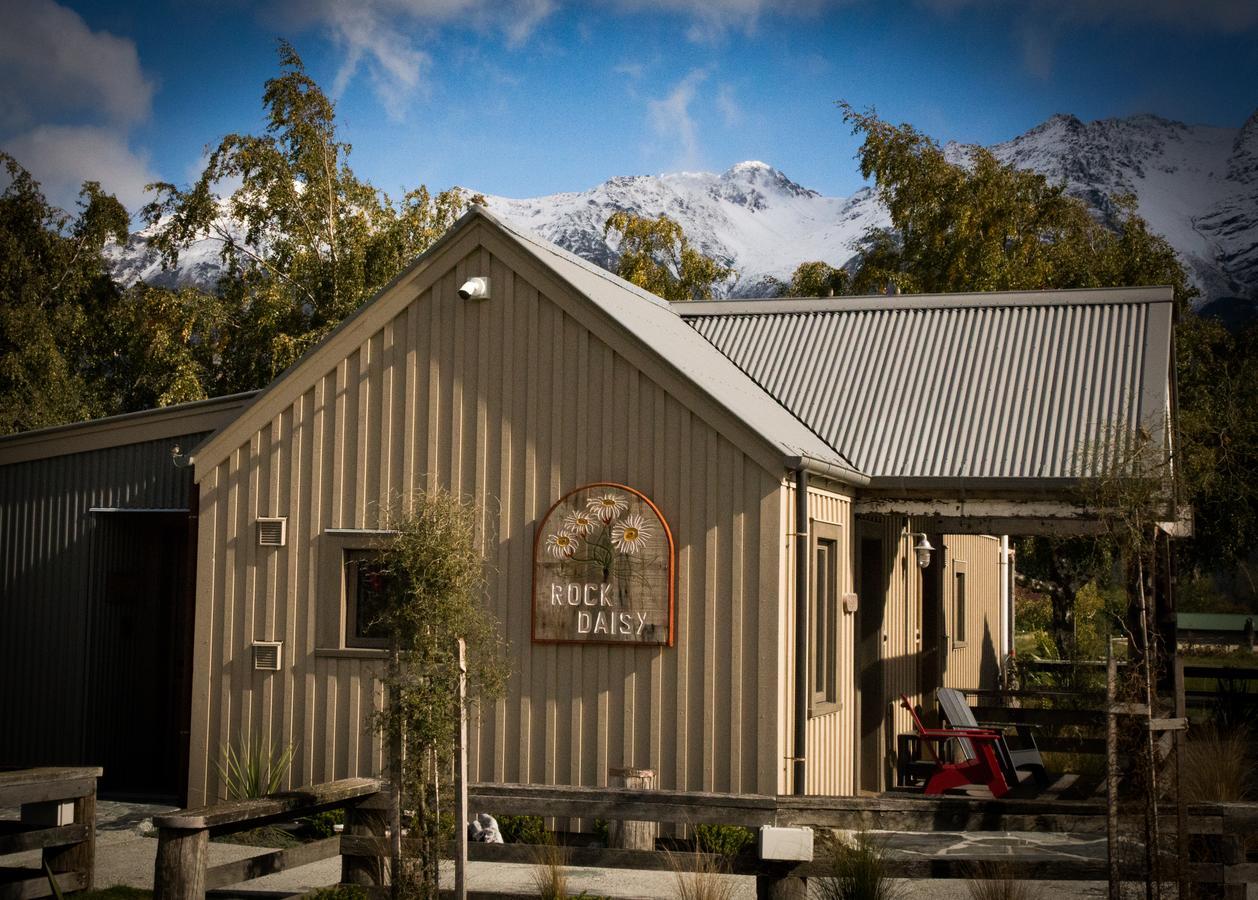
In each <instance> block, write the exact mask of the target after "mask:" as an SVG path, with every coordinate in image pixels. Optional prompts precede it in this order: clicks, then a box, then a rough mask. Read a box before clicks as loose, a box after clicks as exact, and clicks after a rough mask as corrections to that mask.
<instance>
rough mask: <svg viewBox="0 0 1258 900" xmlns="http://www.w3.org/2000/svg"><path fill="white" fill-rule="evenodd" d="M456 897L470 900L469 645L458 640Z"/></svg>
mask: <svg viewBox="0 0 1258 900" xmlns="http://www.w3.org/2000/svg"><path fill="white" fill-rule="evenodd" d="M454 847H455V850H454V896H455V900H467V643H466V642H465V641H464V640H463V638H459V747H458V753H456V754H455V769H454Z"/></svg>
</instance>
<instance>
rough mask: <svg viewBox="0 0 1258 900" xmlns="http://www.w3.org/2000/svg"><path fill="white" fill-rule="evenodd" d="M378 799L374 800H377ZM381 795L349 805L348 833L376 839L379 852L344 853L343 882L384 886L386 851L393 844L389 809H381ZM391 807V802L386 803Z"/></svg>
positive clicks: (342, 861) (346, 818)
mask: <svg viewBox="0 0 1258 900" xmlns="http://www.w3.org/2000/svg"><path fill="white" fill-rule="evenodd" d="M373 801H374V802H373ZM378 807H380V802H379V799H378V797H377V798H368V799H367V800H365V801H363V802H361V803H355V804H353V805H352V806H347V807H346V808H345V832H344V833H345V835H346V836H351V837H360V838H366V839H368V840H373V841H374V842H375V843H376V844H377V845H378V850H379V852H378V853H377V854H376V855H374V856H360V855H358V854H355V853H345V852H342V853H341V883H342V884H356V885H359V886H362V887H383V886H384V885H385V883H386V879H385V877H384V872H385V868H386V867H385V865H384V855H385V852H386V850H387V848H388V847H389V839H388V837H387V834H388V828H387V824H386V819H387V817H388V815H389V812H388V811H387V809H380V808H378ZM385 807H386V808H391V805H390V804H387V803H386V804H385Z"/></svg>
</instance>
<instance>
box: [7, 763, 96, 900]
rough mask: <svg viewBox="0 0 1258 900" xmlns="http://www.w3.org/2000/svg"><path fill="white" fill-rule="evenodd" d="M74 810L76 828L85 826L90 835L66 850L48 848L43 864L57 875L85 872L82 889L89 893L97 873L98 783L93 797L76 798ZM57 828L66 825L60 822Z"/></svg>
mask: <svg viewBox="0 0 1258 900" xmlns="http://www.w3.org/2000/svg"><path fill="white" fill-rule="evenodd" d="M73 810H74V812H73V818H72V819H71V821H72V822H73V823H74V824H76V825H86V826H87V834H86V835H85V836H84V838H83V840H82V841H80V842H79V843H77V844H70V845H69V846H66V847H45V848H44V853H43V857H44V862H45V863H47V865H48V871H50V872H52V873H53V874H54V875H60V874H63V873H65V872H82V873H83V879H84V885H83V889H84V890H87V891H90V890H91V889H92V887H93V880H94V878H95V870H96V783H95V782H94V781H93V783H92V791H91V793H89V794H84V795H83V796H81V797H76V798H74V801H73ZM23 812H25V810H23ZM55 824H57V825H64V824H67V823H64V822H60V821H58V822H56V823H55Z"/></svg>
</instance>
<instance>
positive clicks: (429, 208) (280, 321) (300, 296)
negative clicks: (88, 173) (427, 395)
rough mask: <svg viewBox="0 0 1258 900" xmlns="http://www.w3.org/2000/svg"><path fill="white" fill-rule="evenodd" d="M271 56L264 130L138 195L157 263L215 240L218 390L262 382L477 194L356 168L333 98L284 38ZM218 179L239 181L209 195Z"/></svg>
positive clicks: (229, 140)
mask: <svg viewBox="0 0 1258 900" xmlns="http://www.w3.org/2000/svg"><path fill="white" fill-rule="evenodd" d="M279 59H280V69H281V72H280V75H279V76H278V77H276V78H272V79H270V80H268V81H267V82H266V85H265V89H264V92H263V98H262V99H263V104H264V106H265V107H266V112H267V126H266V131H265V133H264V134H261V135H251V134H229V135H227V136H226V137H224V138H223V139H222V140H221V141H220V142H219V143H218V146H217V147H215V148H214V150H213V151H212V152H211V153H210V154H209V158H208V160H207V162H206V165H205V168H204V170H203V171H202V172H201V175H200V177H199V178H198V179H197V180H196V182H195V183H194V184H192V185H191V186H190V187H187V188H180V187H178V186H176V185H174V184H171V183H168V182H160V183H157V184H154V185H152V186H151V187H152V188H153V189H154V190H155V191H156V192H157V198H156V199H155V200H154V201H153V202H152V203H150V204H149V205H148V206H147V207H145V209H144V216H145V217H146V219H147V220H148V221H149V223H150V224H151V225H152V226H153V227H154V229H155V232H154V235H153V237H152V239H151V244H152V246H153V247H154V248H156V249H157V250H158V251H159V252H160V253H161V254H162V255H163V257H164V260H165V262H166V263H167V264H168V265H174V264H175V263H176V262H177V261H178V259H179V254H180V253H181V252H183V251H184V250H186V249H187V248H188V247H189V246H190V245H191V244H192V243H193V242H195V241H198V240H202V239H207V238H208V239H210V240H213V241H216V242H218V244H219V245H220V255H221V258H222V262H223V264H224V267H225V269H224V274H223V276H222V278H221V279H220V280H219V283H218V295H219V296H220V298H221V302H222V304H223V306H224V308H225V313H224V314H223V315H222V316H221V320H220V321H221V327H222V328H223V329H225V330H226V334H225V336H223V337H222V338H221V339H220V342H221V344H222V349H223V352H222V354H221V358H220V360H219V371H218V373H217V375H218V378H219V381H220V385H219V388H220V389H221V390H244V389H248V388H256V387H261V386H262V385H264V384H266V383H268V382H269V381H270V380H271V379H272V378H274V377H275V376H276V375H278V374H279V372H281V371H282V370H283V369H285V368H286V367H288V366H289V365H290V364H292V363H293V362H294V361H295V360H296V359H297V358H298V357H299V356H300V355H301V354H302V353H303V352H305V350H307V349H308V348H309V347H311V346H313V345H314V344H315V343H317V342H318V341H319V340H320V339H321V338H322V337H323V336H324V335H326V334H327V333H328V332H329V331H331V330H332V328H334V327H335V326H336V325H337V324H338V323H339V322H340V321H341V320H343V319H344V318H345V317H346V316H348V315H349V314H350V313H351V312H353V311H354V310H355V309H357V308H358V307H359V306H360V305H361V304H362V303H363V302H364V301H366V300H367V299H369V298H370V297H371V296H372V295H374V294H375V293H376V292H377V291H378V290H379V289H380V288H382V287H383V286H384V285H385V284H387V283H388V282H389V281H390V280H391V279H392V278H393V277H394V276H395V275H397V274H398V273H399V272H400V271H401V270H402V269H403V268H404V267H405V266H406V264H407V263H408V262H410V260H411V259H413V258H414V257H415V256H417V255H418V254H420V253H422V252H423V251H424V250H426V249H427V248H428V247H429V246H430V245H431V244H432V243H433V242H434V241H436V239H437V238H438V237H440V236H441V235H442V234H443V233H444V232H445V231H446V229H448V228H449V227H450V226H451V225H452V224H453V223H454V221H455V220H456V219H457V218H458V217H459V215H461V214H462V212H463V211H464V210H465V209H466V207H467V204H468V202H469V200H470V201H476V200H479V199H483V198H479V197H472V198H469V197H468V196H467V195H466V194H465V193H464V192H463V191H462V190H460V189H458V188H451V189H449V190H446V191H443V192H441V193H439V194H437V195H435V196H433V195H432V194H430V193H429V191H428V189H427V188H426V187H425V186H423V185H420V186H419V187H417V188H414V189H412V190H409V191H406V192H405V193H404V194H403V195H402V197H401V198H400V199H398V200H393V199H392V198H390V197H389V196H388V195H387V194H385V193H384V192H382V191H380V190H378V189H376V188H375V187H373V186H372V185H371V184H370V183H369V182H367V181H364V180H362V179H360V178H359V177H358V176H357V175H355V174H354V172H353V170H352V169H351V168H350V166H349V155H350V149H351V148H350V145H349V144H347V143H344V142H343V141H341V140H339V139H338V137H337V130H336V110H335V107H334V105H333V103H332V101H331V100H330V99H329V98H328V97H327V95H326V94H324V93H323V91H322V89H320V87H319V85H318V84H317V83H316V82H315V81H314V79H312V78H311V77H310V76H309V75H308V74H307V73H306V70H305V66H304V65H303V63H302V60H301V57H300V56H299V55H298V54H297V51H296V50H294V49H293V48H292V47H291V46H290V45H289V44H287V43H281V44H280V47H279ZM222 184H238V185H239V186H238V187H236V188H235V189H234V190H233V191H232V192H231V194H230V195H229V196H228V197H226V198H225V199H220V198H219V197H218V195H217V194H216V189H217V187H218V186H219V185H222Z"/></svg>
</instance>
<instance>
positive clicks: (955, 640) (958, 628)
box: [951, 559, 970, 650]
mask: <svg viewBox="0 0 1258 900" xmlns="http://www.w3.org/2000/svg"><path fill="white" fill-rule="evenodd" d="M969 580H970V578H969V573H968V570H967V566H966V563H965V560H963V559H954V560H953V561H952V585H951V587H952V648H953V649H954V650H964V649H965V648H966V647H967V646H969V638H970V631H969V627H968V625H969V620H968V618H967V617H968V616H969V607H970V597H969Z"/></svg>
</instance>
